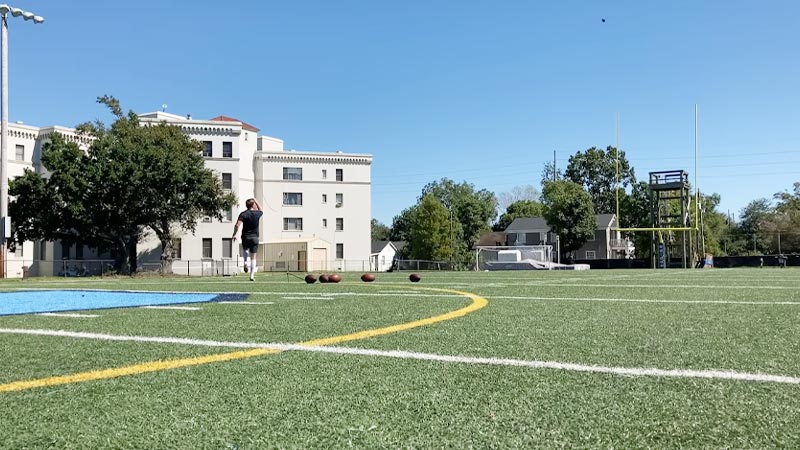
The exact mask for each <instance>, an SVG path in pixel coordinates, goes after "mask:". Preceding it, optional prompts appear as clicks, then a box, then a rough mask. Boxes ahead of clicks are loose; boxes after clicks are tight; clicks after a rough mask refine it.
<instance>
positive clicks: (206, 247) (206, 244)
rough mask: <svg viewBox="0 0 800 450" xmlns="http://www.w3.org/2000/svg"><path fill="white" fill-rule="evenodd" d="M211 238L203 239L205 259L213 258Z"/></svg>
mask: <svg viewBox="0 0 800 450" xmlns="http://www.w3.org/2000/svg"><path fill="white" fill-rule="evenodd" d="M212 256H213V253H212V252H211V238H203V258H211V257H212Z"/></svg>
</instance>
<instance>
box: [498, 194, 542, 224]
mask: <svg viewBox="0 0 800 450" xmlns="http://www.w3.org/2000/svg"><path fill="white" fill-rule="evenodd" d="M543 214H544V205H543V204H542V203H540V202H537V201H534V200H517V201H516V202H514V203H512V204H510V205H508V208H507V209H506V212H504V213H503V214H502V215H500V219H499V220H498V221H497V223H496V224H495V225H494V227H493V229H494V231H503V230H505V229H506V228H507V227H508V226H509V225H511V222H513V221H514V219H518V218H520V217H540V216H542V215H543Z"/></svg>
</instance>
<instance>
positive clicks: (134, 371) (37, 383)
mask: <svg viewBox="0 0 800 450" xmlns="http://www.w3.org/2000/svg"><path fill="white" fill-rule="evenodd" d="M419 289H426V290H431V291H439V292H450V293H454V294H459V295H463V296H465V297H467V298H469V299H471V300H472V302H471V303H470V304H469V305H467V306H465V307H464V308H461V309H457V310H455V311H451V312H449V313H445V314H441V315H438V316H433V317H428V318H426V319H420V320H415V321H413V322H407V323H402V324H399V325H392V326H388V327H383V328H375V329H372V330H364V331H359V332H356V333H351V334H344V335H341V336H333V337H328V338H322V339H314V340H310V341H305V342H301V343H300V344H299V345H305V346H322V345H332V344H340V343H342V342H347V341H355V340H358V339H367V338H371V337H375V336H381V335H385V334H391V333H397V332H398V331H404V330H409V329H411V328H417V327H422V326H425V325H431V324H434V323H438V322H444V321H445V320H451V319H455V318H458V317H462V316H465V315H467V314H469V313H471V312H474V311H477V310H479V309H481V308H483V307H485V306H486V305H488V304H489V302H488V301H487V300H486V299H485V298H483V297H480V296H478V295H475V294H472V293H469V292H462V291H455V290H451V289H438V288H419ZM280 352H281V350H276V349H269V348H256V349H252V350H240V351H235V352H229V353H219V354H215V355H206V356H198V357H194V358H182V359H173V360H168V361H150V362H146V363H139V364H132V365H129V366H123V367H116V368H112V369H103V370H93V371H89V372H81V373H75V374H71V375H61V376H55V377H48V378H39V379H34V380H25V381H14V382H11V383H6V384H0V392H13V391H23V390H26V389H34V388H39V387H47V386H57V385H61V384H71V383H82V382H85V381H95V380H105V379H109V378H117V377H124V376H128V375H139V374H143V373H148V372H159V371H162V370H170V369H178V368H181V367H189V366H198V365H201V364H210V363H215V362H222V361H232V360H236V359H245V358H253V357H256V356H262V355H268V354H272V353H280Z"/></svg>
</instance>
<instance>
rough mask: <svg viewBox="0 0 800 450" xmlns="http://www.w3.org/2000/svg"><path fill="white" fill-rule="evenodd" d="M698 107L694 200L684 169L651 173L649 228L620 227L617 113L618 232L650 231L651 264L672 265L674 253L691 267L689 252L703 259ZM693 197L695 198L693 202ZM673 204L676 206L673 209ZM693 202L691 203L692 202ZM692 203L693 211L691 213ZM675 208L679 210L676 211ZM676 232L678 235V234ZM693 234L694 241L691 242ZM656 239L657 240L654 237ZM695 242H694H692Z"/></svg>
mask: <svg viewBox="0 0 800 450" xmlns="http://www.w3.org/2000/svg"><path fill="white" fill-rule="evenodd" d="M697 125H698V109H697V105H695V107H694V192H695V195H694V199H692V195H691V194H692V192H691V191H692V189H691V187H690V185H689V174H688V173H687V172H685V171H683V170H666V171H658V172H650V174H649V175H650V178H649V188H650V192H651V193H652V194H653V198H654V200H655V202H654V203H655V205H654V210H653V211H652V212H651V213H652V223H653V226H652V227H623V226H622V223H623V218H622V217H621V216H620V210H619V187H620V170H619V168H620V164H619V154H620V149H619V115H617V153H616V157H617V160H616V173H617V186H616V217H617V222H616V223H617V227H616V228H614V229H615V230H616V231H617V232H618V233H623V232H628V233H638V232H650V233H652V238H653V239H652V242H653V244H654V245H653V246H654V247H657V249H658V251H657V252H656V251H655V250H656V249H655V248H654V249H653V250H654V251H653V252H652V253H653V255H652V256H653V267H654V268H666V267H669V266H671V264H670V259H671V257H672V256H673V255H675V256H677V255H678V254H679V255H680V259H681V266H682V267H683V268H687V267H691V265H692V262H690V261H693V259H691V258H690V256H691V254H692V253H695V256H697V257H699V258H700V259H705V245H704V242H703V233H702V217H701V215H700V211H701V208H700V201H701V197H700V187H699V183H698V169H697V159H698V158H697V156H698V139H697V138H698V136H697V128H698V127H697ZM692 200H694V201H692ZM676 203H677V206H679V208H676ZM692 203H693V205H692ZM692 206H694V208H693V209H694V214H691V209H692ZM676 209H679V211H677V210H676ZM677 233H679V234H677ZM693 235H695V237H696V240H694V243H693V242H692V241H693V240H692V237H693ZM656 238H657V239H656ZM693 244H694V245H693Z"/></svg>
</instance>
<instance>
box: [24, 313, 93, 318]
mask: <svg viewBox="0 0 800 450" xmlns="http://www.w3.org/2000/svg"><path fill="white" fill-rule="evenodd" d="M37 316H48V317H74V318H81V319H84V318H85V319H93V318H95V317H100V315H99V314H72V313H39V314H37Z"/></svg>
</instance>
